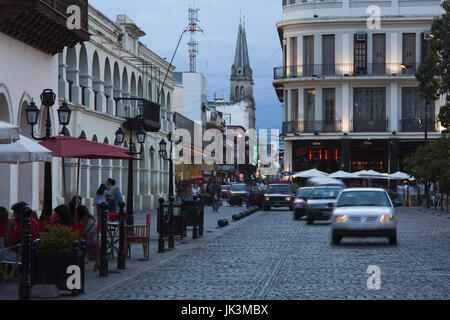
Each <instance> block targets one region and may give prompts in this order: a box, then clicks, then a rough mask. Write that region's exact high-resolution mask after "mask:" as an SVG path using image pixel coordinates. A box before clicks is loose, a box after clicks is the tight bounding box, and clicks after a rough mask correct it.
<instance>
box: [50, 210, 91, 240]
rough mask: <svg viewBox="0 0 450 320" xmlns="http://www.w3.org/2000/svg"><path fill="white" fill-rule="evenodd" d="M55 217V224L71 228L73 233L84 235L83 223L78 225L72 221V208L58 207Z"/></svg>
mask: <svg viewBox="0 0 450 320" xmlns="http://www.w3.org/2000/svg"><path fill="white" fill-rule="evenodd" d="M54 211H55V216H54V218H53V222H52V223H53V224H57V225H61V226H64V227H67V228H69V229H70V230H71V231H72V232H78V233H79V234H80V235H82V232H83V230H82V225H81V223H76V222H75V221H73V220H72V216H71V212H70V207H69V206H67V205H65V204H63V205H61V206H59V207H57V208H56V209H55V210H54Z"/></svg>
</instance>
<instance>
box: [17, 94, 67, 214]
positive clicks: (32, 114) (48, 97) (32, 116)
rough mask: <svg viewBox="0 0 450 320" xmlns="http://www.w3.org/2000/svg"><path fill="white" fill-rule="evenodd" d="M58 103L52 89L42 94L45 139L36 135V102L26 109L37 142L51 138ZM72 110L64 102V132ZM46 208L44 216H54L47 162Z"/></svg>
mask: <svg viewBox="0 0 450 320" xmlns="http://www.w3.org/2000/svg"><path fill="white" fill-rule="evenodd" d="M55 101H56V95H55V93H54V92H53V90H51V89H45V90H44V91H43V92H42V94H41V103H42V105H43V106H44V107H46V108H47V110H46V112H47V113H46V115H47V120H46V122H45V127H46V130H45V136H44V137H39V138H38V137H36V136H35V135H34V126H35V125H37V123H38V122H39V113H40V110H39V108H38V107H37V106H36V104H35V103H34V101H31V104H30V105H29V106H28V107H27V108H26V109H25V112H26V117H27V123H28V125H30V126H31V137H32V138H33V139H34V140H37V141H44V140H48V139H50V138H51V127H52V123H51V120H50V108H51V107H52V106H53V105H54V104H55ZM71 113H72V112H71V110H70V108H69V107H68V106H67V104H66V102H65V101H64V102H63V104H62V105H61V107H60V108H59V109H58V120H59V124H60V125H62V126H63V130H62V132H65V131H66V126H67V125H68V124H69V123H70V116H71ZM44 176H45V178H44V208H43V210H42V214H44V215H45V216H47V217H50V216H51V215H52V211H53V208H52V195H53V190H52V189H53V188H52V163H51V162H46V163H45V172H44Z"/></svg>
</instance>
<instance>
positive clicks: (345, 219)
mask: <svg viewBox="0 0 450 320" xmlns="http://www.w3.org/2000/svg"><path fill="white" fill-rule="evenodd" d="M335 220H336V222H337V223H346V222H348V215H343V216H337V217H336V219H335Z"/></svg>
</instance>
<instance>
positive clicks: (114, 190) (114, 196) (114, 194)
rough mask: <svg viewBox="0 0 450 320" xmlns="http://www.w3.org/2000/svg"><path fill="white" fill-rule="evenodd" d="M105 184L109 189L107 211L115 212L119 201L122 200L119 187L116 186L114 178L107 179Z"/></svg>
mask: <svg viewBox="0 0 450 320" xmlns="http://www.w3.org/2000/svg"><path fill="white" fill-rule="evenodd" d="M107 186H108V189H109V191H110V192H111V196H110V199H109V203H108V204H109V205H110V208H109V211H110V212H112V213H117V212H118V208H119V202H121V201H123V198H122V193H121V192H120V189H119V187H116V181H115V180H114V179H108V182H107Z"/></svg>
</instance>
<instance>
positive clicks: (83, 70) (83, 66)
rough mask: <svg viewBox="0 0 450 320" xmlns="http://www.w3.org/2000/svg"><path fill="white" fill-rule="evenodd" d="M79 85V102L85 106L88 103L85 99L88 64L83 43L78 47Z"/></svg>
mask: <svg viewBox="0 0 450 320" xmlns="http://www.w3.org/2000/svg"><path fill="white" fill-rule="evenodd" d="M79 69H80V87H81V104H82V105H84V106H86V104H87V103H88V101H87V99H86V94H87V92H86V91H87V88H88V87H89V66H88V57H87V51H86V47H85V45H84V44H83V45H81V49H80V63H79Z"/></svg>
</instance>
